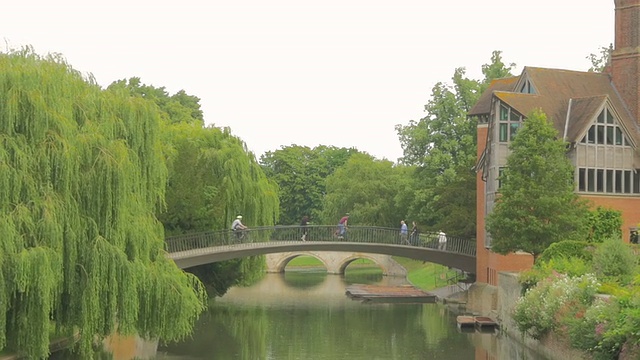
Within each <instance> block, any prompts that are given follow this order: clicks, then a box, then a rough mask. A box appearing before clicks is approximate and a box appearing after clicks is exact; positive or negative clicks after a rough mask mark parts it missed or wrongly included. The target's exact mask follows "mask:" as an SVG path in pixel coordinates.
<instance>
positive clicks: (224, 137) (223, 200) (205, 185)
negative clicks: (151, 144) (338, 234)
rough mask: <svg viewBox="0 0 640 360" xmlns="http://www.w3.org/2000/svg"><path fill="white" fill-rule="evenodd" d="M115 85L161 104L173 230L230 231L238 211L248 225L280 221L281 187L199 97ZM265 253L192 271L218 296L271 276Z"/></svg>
mask: <svg viewBox="0 0 640 360" xmlns="http://www.w3.org/2000/svg"><path fill="white" fill-rule="evenodd" d="M109 89H114V90H115V89H120V90H122V91H127V92H128V93H129V94H130V95H132V96H135V97H142V98H144V99H147V100H149V101H152V102H154V103H155V104H156V105H157V107H158V109H159V110H160V113H161V118H162V119H163V120H164V121H163V122H162V124H163V127H162V129H163V131H162V137H163V144H164V149H163V150H164V151H163V152H164V154H165V157H166V160H167V161H166V163H167V167H168V173H169V176H168V181H167V190H166V203H165V204H166V207H164V208H163V209H162V211H160V212H159V214H158V218H159V220H160V221H162V223H163V225H164V228H165V233H166V234H167V235H176V234H184V233H190V232H202V231H210V230H220V229H227V228H228V227H229V225H230V224H231V221H232V220H233V219H235V217H236V215H237V214H242V215H243V216H244V219H243V220H244V221H245V223H246V224H247V225H250V226H254V225H261V226H268V225H273V224H274V223H275V221H276V219H277V218H278V195H277V184H275V183H274V182H273V181H270V180H269V179H267V178H266V176H265V175H264V172H263V171H262V169H261V168H260V166H259V164H258V163H257V162H256V160H255V157H254V156H253V154H251V153H250V152H248V151H247V150H246V145H245V143H244V142H243V141H242V140H241V139H239V138H238V137H236V136H233V135H232V134H231V131H230V129H228V128H224V129H220V128H217V127H214V126H208V127H205V126H204V121H203V118H202V111H200V103H199V101H200V100H199V99H198V98H197V97H195V96H191V95H188V94H187V93H186V92H185V91H184V90H180V91H179V92H177V93H176V94H174V95H170V94H169V93H167V92H166V91H165V89H164V87H160V88H156V87H154V86H152V85H145V84H142V83H141V81H140V79H138V78H131V79H129V80H128V81H126V80H120V81H117V82H114V83H113V84H111V85H110V86H109ZM264 266H265V263H264V257H262V256H258V257H250V258H243V259H234V260H229V261H223V262H217V263H212V264H206V265H201V266H197V267H193V268H190V269H188V271H189V272H190V273H193V274H195V275H197V276H198V278H199V279H200V280H201V281H202V282H203V283H204V284H205V286H206V288H207V292H208V293H209V295H210V296H221V295H224V293H225V292H226V291H227V290H228V289H229V287H231V286H234V285H242V284H248V283H251V282H252V281H254V280H256V279H258V278H259V277H260V276H261V275H262V274H263V273H264Z"/></svg>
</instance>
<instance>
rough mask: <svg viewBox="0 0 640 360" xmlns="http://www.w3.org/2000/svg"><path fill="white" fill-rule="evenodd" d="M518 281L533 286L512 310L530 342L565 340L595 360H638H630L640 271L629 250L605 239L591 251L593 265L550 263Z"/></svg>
mask: <svg viewBox="0 0 640 360" xmlns="http://www.w3.org/2000/svg"><path fill="white" fill-rule="evenodd" d="M585 246H593V244H590V245H585ZM569 247H571V248H573V247H574V246H573V244H572V245H571V246H569ZM635 250H636V253H637V247H635ZM572 251H573V250H572ZM577 253H578V254H580V253H581V252H580V251H578V252H577ZM520 280H521V282H522V283H523V285H525V287H526V286H531V285H532V284H534V283H535V285H534V286H531V287H530V288H529V289H528V290H526V293H525V294H524V296H523V297H522V298H521V299H520V301H519V302H518V303H517V304H516V307H515V309H514V313H513V318H514V320H515V321H516V324H517V326H518V328H519V330H521V331H522V332H524V333H527V334H528V335H530V336H531V337H533V338H535V339H541V338H542V337H544V336H545V335H547V334H553V336H557V337H559V338H564V339H568V340H569V342H570V343H571V346H573V347H574V348H577V349H580V350H583V351H586V352H588V353H589V354H590V355H591V356H593V358H594V359H631V358H637V357H629V356H637V354H638V347H639V345H640V331H639V329H640V271H639V268H638V260H637V256H636V255H634V248H633V247H631V246H630V245H628V244H625V243H624V242H622V241H621V240H620V239H610V240H607V241H604V242H603V243H602V244H598V245H597V246H596V248H595V251H594V252H593V261H589V260H588V258H587V259H585V258H584V257H581V256H575V257H564V256H558V257H550V258H549V260H548V261H541V262H539V263H537V264H536V266H535V267H534V268H533V269H532V270H530V271H528V272H525V273H523V274H522V276H521V278H520ZM596 292H597V293H600V294H601V295H598V294H596ZM602 294H606V295H602ZM631 354H636V355H631Z"/></svg>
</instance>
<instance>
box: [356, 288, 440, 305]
mask: <svg viewBox="0 0 640 360" xmlns="http://www.w3.org/2000/svg"><path fill="white" fill-rule="evenodd" d="M345 293H346V295H347V296H348V297H350V298H351V299H353V300H361V301H362V302H375V303H403V304H430V303H435V302H436V300H437V298H438V297H437V296H436V295H433V294H430V293H428V292H425V291H422V290H420V289H418V288H416V287H414V286H411V285H406V286H378V285H363V284H354V285H350V286H347V290H346V292H345Z"/></svg>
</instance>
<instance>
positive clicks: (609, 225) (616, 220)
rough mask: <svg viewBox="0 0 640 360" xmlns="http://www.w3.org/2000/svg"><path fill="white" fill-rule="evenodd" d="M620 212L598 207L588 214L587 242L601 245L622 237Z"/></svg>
mask: <svg viewBox="0 0 640 360" xmlns="http://www.w3.org/2000/svg"><path fill="white" fill-rule="evenodd" d="M621 228H622V212H620V211H618V210H613V209H605V208H603V207H600V206H598V207H597V208H596V209H595V210H591V211H590V212H589V219H588V234H589V235H588V236H587V241H589V242H593V243H601V242H603V241H605V240H606V239H608V238H612V237H613V238H619V237H622V231H621V230H620V229H621Z"/></svg>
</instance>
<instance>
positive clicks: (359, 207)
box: [322, 153, 410, 227]
mask: <svg viewBox="0 0 640 360" xmlns="http://www.w3.org/2000/svg"><path fill="white" fill-rule="evenodd" d="M409 181H410V173H409V171H408V168H407V167H405V166H396V165H394V164H393V163H392V162H391V161H388V160H376V159H375V158H373V157H372V156H371V155H368V154H362V153H361V154H356V155H353V156H351V157H350V158H349V160H348V161H347V163H346V164H345V165H344V166H342V167H340V168H338V169H337V170H336V171H335V172H334V173H333V174H331V175H330V176H329V177H328V178H327V195H326V197H325V201H324V208H323V213H322V219H323V222H324V223H326V224H333V223H337V221H338V219H340V217H341V216H342V215H344V214H345V213H347V212H349V213H350V216H351V219H350V221H349V223H350V224H358V225H372V226H387V227H396V226H400V220H402V219H404V218H405V216H406V209H404V208H401V206H399V204H400V202H399V201H398V199H399V198H401V192H402V191H403V190H405V189H406V184H407V183H408V182H409Z"/></svg>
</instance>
